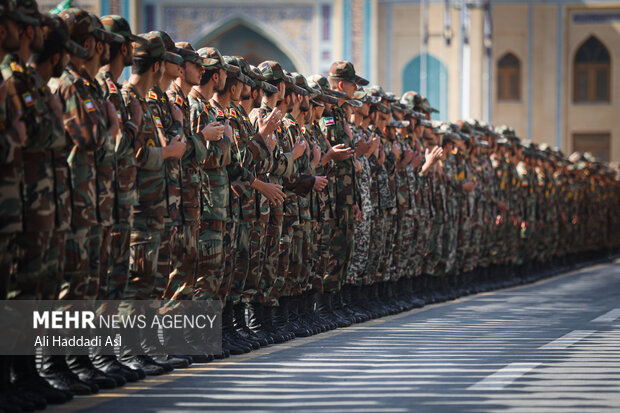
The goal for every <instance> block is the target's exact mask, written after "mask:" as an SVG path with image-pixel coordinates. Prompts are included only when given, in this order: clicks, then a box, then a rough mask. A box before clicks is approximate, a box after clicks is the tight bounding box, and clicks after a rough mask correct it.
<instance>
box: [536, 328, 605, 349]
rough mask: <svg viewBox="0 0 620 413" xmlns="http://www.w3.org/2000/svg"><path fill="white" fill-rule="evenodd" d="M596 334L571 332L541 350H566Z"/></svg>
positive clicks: (586, 331)
mask: <svg viewBox="0 0 620 413" xmlns="http://www.w3.org/2000/svg"><path fill="white" fill-rule="evenodd" d="M594 333H596V331H594V330H575V331H571V332H570V333H568V334H565V335H563V336H562V337H560V338H558V339H555V340H553V341H552V342H550V343H547V344H545V345H544V346H541V347H539V350H564V349H566V348H568V347H570V346H572V345H573V344H575V343H576V342H578V341H579V340H581V339H583V338H586V337H588V336H589V335H592V334H594Z"/></svg>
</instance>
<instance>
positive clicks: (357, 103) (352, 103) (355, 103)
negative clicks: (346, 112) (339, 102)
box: [344, 99, 363, 108]
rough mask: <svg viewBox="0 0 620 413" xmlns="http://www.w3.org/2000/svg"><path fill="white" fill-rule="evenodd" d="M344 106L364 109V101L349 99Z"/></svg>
mask: <svg viewBox="0 0 620 413" xmlns="http://www.w3.org/2000/svg"><path fill="white" fill-rule="evenodd" d="M344 104H345V105H349V106H351V107H352V108H361V107H362V105H363V103H362V101H360V100H357V99H348V100H345V102H344Z"/></svg>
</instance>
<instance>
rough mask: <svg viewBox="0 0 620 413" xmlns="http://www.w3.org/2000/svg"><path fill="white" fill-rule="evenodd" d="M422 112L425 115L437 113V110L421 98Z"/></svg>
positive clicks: (425, 99)
mask: <svg viewBox="0 0 620 413" xmlns="http://www.w3.org/2000/svg"><path fill="white" fill-rule="evenodd" d="M420 106H421V107H422V110H423V111H424V112H426V113H439V110H437V109H435V108H434V107H432V106H431V104H430V103H429V101H428V99H427V98H425V97H423V96H422V103H421V104H420Z"/></svg>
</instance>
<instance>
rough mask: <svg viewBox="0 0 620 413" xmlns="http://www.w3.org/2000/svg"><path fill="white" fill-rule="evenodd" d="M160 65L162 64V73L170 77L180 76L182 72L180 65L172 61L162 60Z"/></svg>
mask: <svg viewBox="0 0 620 413" xmlns="http://www.w3.org/2000/svg"><path fill="white" fill-rule="evenodd" d="M162 66H164V73H165V74H166V76H168V77H170V78H177V77H179V76H182V73H184V71H183V68H182V67H181V66H180V65H177V64H175V63H172V62H164V64H163V65H162Z"/></svg>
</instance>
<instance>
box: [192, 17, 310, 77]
mask: <svg viewBox="0 0 620 413" xmlns="http://www.w3.org/2000/svg"><path fill="white" fill-rule="evenodd" d="M205 46H210V47H215V48H217V49H218V50H219V51H220V52H221V53H222V54H223V55H229V56H244V57H245V59H246V60H247V61H248V63H250V64H252V65H255V66H257V65H258V64H259V63H260V62H263V61H265V60H275V61H277V62H279V63H280V64H281V65H282V68H284V69H285V70H288V71H289V72H296V71H298V67H297V65H295V64H294V63H293V59H291V58H290V57H289V56H288V55H287V54H286V53H285V52H284V51H283V50H282V49H281V48H280V47H278V46H277V45H276V44H275V43H274V42H273V41H271V40H270V39H269V38H268V37H267V36H266V35H265V34H263V33H260V29H258V28H255V27H251V26H250V25H249V24H247V23H246V22H245V21H244V20H242V19H235V20H233V21H231V22H229V23H227V24H225V25H222V26H220V28H219V29H217V30H215V31H212V32H211V33H210V34H208V35H207V36H206V37H204V38H203V39H202V40H201V41H200V43H199V44H198V46H197V48H200V47H205Z"/></svg>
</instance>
